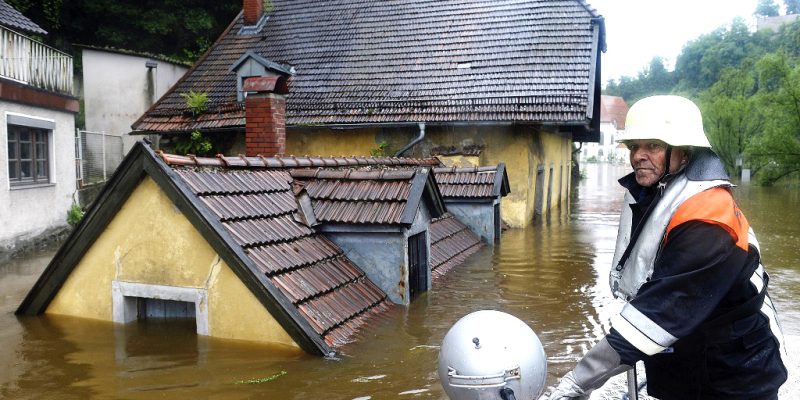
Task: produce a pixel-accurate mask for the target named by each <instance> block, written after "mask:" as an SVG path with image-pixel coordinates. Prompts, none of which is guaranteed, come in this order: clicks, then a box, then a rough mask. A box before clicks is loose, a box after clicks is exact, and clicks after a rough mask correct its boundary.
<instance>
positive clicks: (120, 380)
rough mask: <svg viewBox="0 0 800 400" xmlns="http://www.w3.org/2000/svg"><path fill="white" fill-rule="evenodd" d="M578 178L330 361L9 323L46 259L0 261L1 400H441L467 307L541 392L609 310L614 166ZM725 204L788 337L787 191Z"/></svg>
mask: <svg viewBox="0 0 800 400" xmlns="http://www.w3.org/2000/svg"><path fill="white" fill-rule="evenodd" d="M585 171H587V175H588V178H587V179H586V180H585V181H582V182H581V184H580V186H579V188H578V189H577V190H576V191H575V193H574V196H573V203H572V205H571V208H570V209H566V208H565V209H563V210H560V211H559V212H555V213H553V214H551V215H549V216H545V217H544V218H542V219H541V221H537V222H536V224H535V225H534V226H533V227H531V228H528V229H519V230H509V231H506V232H505V233H504V234H503V238H502V241H501V243H500V244H499V245H498V246H497V247H495V248H489V247H487V248H485V249H483V250H482V251H480V252H478V253H477V254H476V255H475V256H474V257H472V258H470V259H469V260H468V262H467V263H466V264H465V265H463V266H462V267H460V268H457V269H455V270H453V271H452V272H451V273H450V274H448V275H447V276H445V277H444V278H443V279H442V280H440V281H439V282H437V284H436V285H435V286H434V290H432V291H430V292H428V293H425V294H423V295H421V296H420V297H419V298H418V299H417V300H416V301H415V302H414V303H413V304H411V305H410V306H409V307H407V308H400V309H398V310H397V312H396V313H394V314H392V315H389V316H387V317H386V318H384V320H383V321H379V322H376V323H374V326H373V329H371V330H369V331H368V332H365V333H364V334H363V335H362V337H361V338H359V341H358V343H357V344H355V345H352V346H350V347H346V348H345V349H343V353H342V354H341V355H339V356H338V359H333V360H331V359H321V358H317V357H312V356H306V355H298V354H296V353H292V354H287V353H285V352H282V351H281V350H280V349H276V348H271V347H267V346H258V345H253V344H249V343H241V342H234V341H225V340H214V339H209V338H205V337H198V336H196V335H195V334H194V325H193V324H194V321H192V320H186V321H183V322H181V321H178V322H177V323H156V324H153V323H148V324H137V323H134V324H129V325H125V326H115V325H113V324H110V323H104V322H98V321H92V320H83V319H76V318H66V317H33V318H16V317H14V316H13V310H14V309H15V308H16V306H17V305H18V304H19V302H20V301H21V300H22V298H23V296H24V295H25V293H27V291H28V290H29V288H30V287H31V286H32V285H33V283H34V282H35V280H36V278H37V277H38V274H39V273H40V272H41V270H42V269H43V268H44V266H45V264H46V263H47V261H48V260H49V258H50V257H51V256H52V251H50V252H49V253H43V254H40V255H38V256H34V257H29V258H26V259H25V260H17V261H15V262H13V263H9V264H6V265H2V266H0V293H2V299H0V311H2V314H0V387H1V388H0V398H14V399H17V398H23V399H24V398H48V399H51V398H52V399H73V398H76V399H77V398H81V399H84V398H99V399H106V398H107V399H116V398H126V399H151V398H153V397H165V398H193V397H196V398H212V399H215V398H219V399H253V398H259V399H260V398H276V399H278V398H280V399H308V398H313V399H318V398H333V399H356V398H357V399H397V398H400V399H403V398H430V399H441V398H444V391H443V390H442V388H441V385H440V384H439V382H438V376H437V371H436V364H437V355H438V351H439V344H440V343H441V340H442V338H443V337H444V335H445V333H446V332H447V330H448V329H449V328H450V326H451V325H452V324H453V323H455V322H456V321H457V320H458V319H459V318H461V317H462V316H464V315H466V314H468V313H470V312H472V311H476V310H480V309H495V310H501V311H505V312H509V313H511V314H513V315H515V316H517V317H519V318H521V319H522V320H524V321H525V322H526V323H528V324H529V325H530V326H531V327H532V328H533V329H534V330H535V331H536V332H537V334H538V335H539V337H540V339H541V341H542V342H543V344H544V345H545V351H546V353H547V355H548V361H549V368H548V384H552V383H554V382H555V380H556V379H557V377H559V376H561V375H562V374H563V373H565V372H566V371H567V370H568V369H570V368H572V366H573V363H574V362H575V361H576V360H577V359H578V357H580V355H582V354H583V352H584V351H585V349H587V348H588V347H590V346H591V345H592V344H594V343H595V342H596V341H597V340H599V338H601V337H602V335H603V334H604V332H605V330H607V329H608V326H607V321H608V319H609V318H610V317H611V315H613V314H614V313H615V312H617V310H618V309H619V306H620V304H619V303H618V302H615V301H613V300H612V299H611V295H610V291H609V289H608V285H607V278H606V277H607V274H608V269H609V268H610V263H611V257H612V253H613V248H614V241H615V238H616V233H617V218H618V215H619V211H620V207H621V195H622V192H621V189H619V188H618V185H617V184H616V179H617V178H618V177H620V176H621V175H622V174H624V173H625V168H621V167H619V168H618V167H607V166H599V165H589V166H586V167H585ZM737 198H738V199H739V201H740V203H741V207H742V209H743V210H744V212H745V214H746V215H747V216H748V218H749V219H750V221H751V223H752V225H753V226H754V227H755V229H756V232H757V234H758V235H759V238H760V240H761V244H762V249H763V250H764V259H765V263H766V264H767V266H768V269H769V270H770V271H771V273H772V280H771V287H772V289H771V291H772V293H773V296H774V297H775V298H776V303H777V306H778V307H779V309H780V312H781V317H782V320H783V326H784V330H785V331H786V332H787V333H790V334H795V335H797V334H800V316H798V314H797V313H798V311H797V310H800V307H799V306H800V304H798V302H799V301H800V300H798V299H800V272H799V271H798V260H799V258H800V256H798V254H797V251H796V248H797V244H798V241H797V237H798V235H800V228H798V227H797V226H796V225H795V224H792V223H786V222H787V221H797V220H798V219H800V218H799V217H800V209H799V208H798V207H797V204H798V203H800V198H798V191H797V190H794V191H785V190H779V189H772V188H759V187H749V186H743V187H740V188H738V189H737ZM787 205H790V206H789V207H787ZM242 323H246V321H243V322H242Z"/></svg>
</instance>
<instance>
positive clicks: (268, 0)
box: [264, 0, 272, 14]
mask: <svg viewBox="0 0 800 400" xmlns="http://www.w3.org/2000/svg"><path fill="white" fill-rule="evenodd" d="M271 12H272V0H264V13H265V14H269V13H271Z"/></svg>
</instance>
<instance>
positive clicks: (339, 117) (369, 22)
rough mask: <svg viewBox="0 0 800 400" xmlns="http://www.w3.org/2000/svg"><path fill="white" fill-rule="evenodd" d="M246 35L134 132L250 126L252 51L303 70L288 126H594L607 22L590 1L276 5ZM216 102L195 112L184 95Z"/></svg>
mask: <svg viewBox="0 0 800 400" xmlns="http://www.w3.org/2000/svg"><path fill="white" fill-rule="evenodd" d="M272 3H273V7H272V11H271V13H270V16H269V19H268V20H267V21H266V23H265V25H264V26H263V28H261V29H260V30H259V31H258V32H254V33H252V34H243V33H241V27H242V24H243V18H242V15H241V14H240V15H239V16H238V17H237V18H236V19H235V20H234V21H233V22H232V24H231V25H230V26H229V28H228V29H227V30H226V31H225V32H224V33H223V34H222V35H221V36H220V37H219V38H218V40H217V42H215V43H214V45H213V46H212V47H211V48H210V49H209V51H208V52H207V53H206V54H205V55H204V56H203V57H202V58H201V59H200V60H199V61H198V62H197V63H196V64H195V65H194V67H193V68H192V69H191V70H190V71H189V72H188V73H187V74H186V75H185V76H184V78H183V79H182V80H181V81H179V82H178V83H177V84H176V85H175V86H173V88H172V89H171V90H170V91H169V92H167V93H166V94H165V95H164V96H163V97H162V98H161V99H160V100H159V101H158V102H157V103H156V104H155V105H154V106H153V107H152V108H151V109H150V110H148V111H147V112H146V113H145V114H144V115H143V116H142V117H141V118H140V119H139V120H137V121H136V122H135V123H134V124H133V126H132V128H133V129H134V131H139V132H156V133H174V132H186V131H192V130H195V129H198V130H207V131H211V130H221V129H231V128H235V129H243V126H244V117H245V114H244V108H243V105H242V104H241V103H239V102H237V93H236V79H235V78H236V77H235V74H234V73H233V72H232V71H230V70H229V68H230V66H231V65H233V64H234V63H236V62H237V60H239V59H240V58H241V57H242V56H243V55H244V54H246V53H248V52H249V53H252V54H255V55H258V56H259V57H262V58H263V59H265V60H272V62H275V63H278V64H280V65H285V66H288V67H290V68H293V69H294V70H295V71H296V73H295V75H294V76H293V77H292V79H291V82H290V92H289V94H288V97H287V108H286V124H287V126H290V127H291V126H316V125H363V124H379V125H387V124H394V125H397V124H416V123H418V122H427V123H439V124H449V123H464V122H492V123H524V124H550V125H558V126H562V127H565V129H568V130H573V134H574V135H580V134H587V132H589V131H592V129H595V128H596V127H593V125H594V123H595V122H596V121H598V118H599V115H597V113H596V112H597V111H598V110H597V108H598V107H599V105H598V104H597V103H599V93H600V88H599V62H598V60H599V52H600V51H604V50H605V44H604V40H605V39H604V27H603V19H602V17H601V16H600V15H599V14H598V13H597V11H595V10H594V9H593V8H591V7H590V6H588V5H587V4H586V2H585V1H584V0H530V1H496V0H477V1H476V0H402V1H395V2H380V1H369V2H367V1H357V2H352V1H313V0H273V2H272ZM190 90H194V91H196V92H198V91H199V92H205V93H208V102H207V112H206V113H204V114H202V115H200V116H199V117H198V118H193V117H192V116H190V115H189V114H188V113H184V111H186V110H187V106H186V104H185V101H184V99H183V98H182V97H181V94H183V93H187V92H189V91H190Z"/></svg>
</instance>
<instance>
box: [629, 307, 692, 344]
mask: <svg viewBox="0 0 800 400" xmlns="http://www.w3.org/2000/svg"><path fill="white" fill-rule="evenodd" d="M619 315H621V316H622V317H623V318H625V319H626V320H627V321H628V322H630V323H631V325H633V326H635V327H636V328H637V329H638V330H639V331H640V332H642V333H643V334H644V335H645V336H647V337H648V338H650V340H652V341H653V342H655V343H657V344H658V345H659V346H663V347H669V345H671V344H673V343H675V342H676V341H677V340H678V338H676V337H675V336H672V335H670V333H669V332H667V331H666V330H665V329H664V328H662V327H661V326H659V325H658V324H657V323H655V322H653V320H652V319H650V318H648V317H647V316H646V315H644V314H642V312H641V311H639V310H637V309H636V307H634V306H632V305H631V304H630V303H628V304H625V307H623V308H622V312H620V313H619Z"/></svg>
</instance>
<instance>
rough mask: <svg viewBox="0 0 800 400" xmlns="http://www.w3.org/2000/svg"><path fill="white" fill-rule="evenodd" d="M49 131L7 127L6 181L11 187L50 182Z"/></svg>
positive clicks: (19, 126)
mask: <svg viewBox="0 0 800 400" xmlns="http://www.w3.org/2000/svg"><path fill="white" fill-rule="evenodd" d="M49 136H50V131H48V130H47V129H42V128H35V127H29V126H22V125H8V179H9V181H11V185H12V186H17V185H29V184H37V183H49V182H50V150H49V149H50V145H49Z"/></svg>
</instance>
